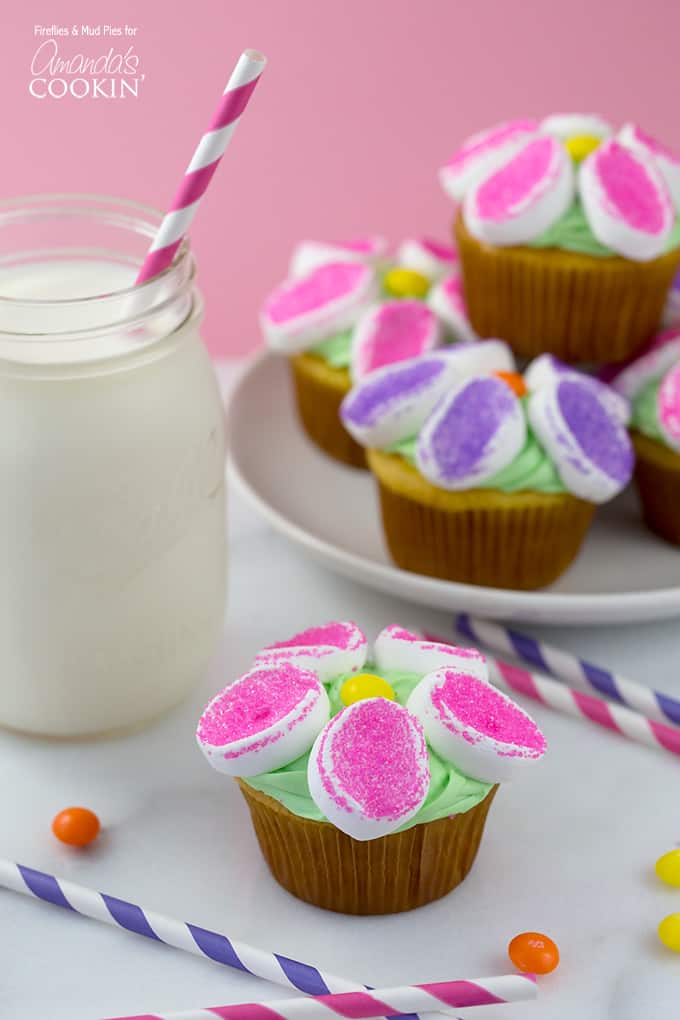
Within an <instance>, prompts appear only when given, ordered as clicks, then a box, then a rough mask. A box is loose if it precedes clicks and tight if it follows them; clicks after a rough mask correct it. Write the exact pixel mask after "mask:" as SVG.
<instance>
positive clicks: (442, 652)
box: [373, 623, 487, 680]
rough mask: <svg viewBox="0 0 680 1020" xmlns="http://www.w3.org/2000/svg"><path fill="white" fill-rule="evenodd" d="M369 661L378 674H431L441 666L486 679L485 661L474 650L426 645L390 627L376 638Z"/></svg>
mask: <svg viewBox="0 0 680 1020" xmlns="http://www.w3.org/2000/svg"><path fill="white" fill-rule="evenodd" d="M373 660H374V662H375V664H376V667H377V668H378V669H379V670H392V669H394V670H400V671H403V672H406V673H420V674H422V675H424V674H426V673H432V672H433V671H434V670H435V669H439V668H440V667H441V666H450V667H451V668H456V669H460V670H463V671H464V672H466V673H470V674H471V675H472V676H477V677H479V678H480V679H481V680H486V678H487V668H486V659H485V658H484V656H483V655H482V654H481V652H478V651H477V649H476V648H457V647H456V646H455V645H446V644H440V643H439V642H438V641H429V640H427V639H426V638H423V637H422V636H421V635H419V634H413V633H412V632H411V631H408V630H404V628H403V627H400V626H399V624H396V623H391V624H390V625H389V626H388V627H385V628H384V630H382V631H381V632H380V634H379V635H378V637H377V638H376V642H375V647H374V650H373Z"/></svg>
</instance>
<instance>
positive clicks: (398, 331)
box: [351, 299, 442, 379]
mask: <svg viewBox="0 0 680 1020" xmlns="http://www.w3.org/2000/svg"><path fill="white" fill-rule="evenodd" d="M441 340H442V335H441V327H440V325H439V320H438V319H437V316H436V315H435V314H434V312H433V311H432V310H431V309H430V308H428V307H427V305H425V304H423V302H422V301H416V300H410V299H408V300H394V301H384V302H383V303H382V304H378V305H374V306H373V307H372V308H369V309H368V310H367V311H366V312H365V313H364V314H363V315H362V316H361V318H360V319H359V321H358V322H357V324H356V326H355V327H354V335H353V337H352V366H351V374H352V377H353V378H354V379H361V378H363V377H364V376H365V375H368V374H369V372H373V371H375V369H377V368H382V367H383V366H384V365H391V364H393V363H395V362H397V361H405V360H406V358H415V357H417V356H418V355H419V354H425V353H426V352H427V351H431V350H433V349H434V348H435V347H438V346H439V344H440V343H441Z"/></svg>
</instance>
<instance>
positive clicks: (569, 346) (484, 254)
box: [454, 214, 680, 362]
mask: <svg viewBox="0 0 680 1020" xmlns="http://www.w3.org/2000/svg"><path fill="white" fill-rule="evenodd" d="M454 237H455V239H456V243H457V245H458V249H459V252H460V259H461V264H462V270H463V280H464V285H465V301H466V304H467V309H468V316H469V319H470V322H471V323H472V327H473V329H474V330H475V332H476V333H477V334H478V335H479V336H481V337H502V338H503V339H504V340H507V342H508V343H509V344H510V345H511V347H512V348H513V349H514V350H515V352H516V353H517V354H520V355H523V356H525V357H528V358H533V357H535V356H536V355H537V354H542V353H543V352H544V351H550V352H551V353H552V354H556V355H557V356H558V357H560V358H562V359H563V360H564V361H570V362H575V361H589V362H599V361H609V362H617V361H624V360H625V359H626V358H629V357H630V356H631V355H632V354H634V353H635V351H636V350H637V349H638V348H639V347H640V346H641V345H642V344H643V343H644V342H645V340H647V339H648V338H649V337H650V336H651V335H652V334H653V333H654V332H655V331H656V330H657V329H658V328H659V323H660V322H661V315H662V312H663V308H664V304H665V301H666V295H667V293H668V290H669V288H670V286H671V283H672V281H673V277H674V276H675V273H676V271H677V269H678V266H680V248H678V249H675V250H674V251H671V252H668V253H667V254H666V255H662V256H660V257H659V258H657V259H653V260H652V261H651V262H633V261H631V260H630V259H624V258H621V257H619V256H612V257H611V258H596V257H594V256H590V255H582V254H579V253H577V252H568V251H560V250H559V249H557V248H543V249H539V248H529V247H514V248H496V247H493V246H492V245H488V244H484V243H483V242H482V241H478V240H477V239H476V238H474V237H472V235H471V234H470V233H469V232H468V230H467V229H466V227H465V224H464V223H463V220H462V217H461V215H460V214H458V216H457V218H456V221H455V223H454Z"/></svg>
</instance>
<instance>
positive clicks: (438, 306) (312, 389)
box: [260, 237, 476, 467]
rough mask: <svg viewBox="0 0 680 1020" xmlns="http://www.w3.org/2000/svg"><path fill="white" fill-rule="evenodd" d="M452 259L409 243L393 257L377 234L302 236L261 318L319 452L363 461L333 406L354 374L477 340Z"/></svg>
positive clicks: (448, 251)
mask: <svg viewBox="0 0 680 1020" xmlns="http://www.w3.org/2000/svg"><path fill="white" fill-rule="evenodd" d="M457 263H458V259H457V255H456V253H455V251H454V250H453V248H451V247H450V246H446V245H442V244H438V243H437V242H435V241H429V240H427V239H420V240H407V241H404V242H403V244H402V245H401V246H400V247H399V249H398V251H397V252H396V254H394V255H389V256H388V254H387V242H386V241H385V240H384V239H383V238H375V237H370V238H363V239H359V240H355V241H349V242H344V243H340V244H326V243H321V242H313V241H304V242H302V243H301V244H299V245H298V246H297V248H296V249H295V251H294V253H293V257H292V260H291V264H290V269H289V277H288V279H287V280H286V281H285V282H284V283H282V284H281V285H280V286H279V287H277V288H276V289H275V290H274V291H273V292H272V293H271V294H270V295H269V297H268V298H267V299H266V301H265V302H264V305H263V307H262V311H261V315H260V323H261V327H262V332H263V334H264V336H265V339H266V341H267V343H268V344H269V346H270V347H271V348H272V349H273V350H275V351H279V352H281V353H283V354H286V355H288V357H289V359H290V364H291V369H292V374H293V381H294V385H295V393H296V398H297V406H298V412H299V415H300V419H301V421H302V425H303V427H304V429H305V431H306V433H307V435H308V436H309V438H310V439H311V440H312V441H313V442H314V443H316V445H317V446H319V447H320V448H321V449H322V450H323V451H324V452H325V453H327V454H329V455H330V456H331V457H334V458H335V459H336V460H339V461H342V462H343V463H345V464H349V465H351V466H353V467H365V455H364V451H363V449H362V448H361V447H360V446H359V445H358V444H357V443H356V442H355V441H354V440H353V439H352V437H351V436H350V435H349V434H348V433H347V432H346V431H345V429H344V428H343V425H342V423H341V421H340V418H339V415H338V411H339V407H340V402H341V400H342V398H343V397H344V396H345V395H346V394H347V393H348V392H349V390H350V388H351V385H352V380H356V379H360V378H363V376H365V375H367V374H368V373H369V372H372V371H374V370H375V369H377V368H381V367H382V366H384V365H388V364H391V363H393V362H396V361H401V360H403V359H404V358H411V357H415V356H416V355H418V354H422V353H424V352H426V351H429V350H433V349H435V348H437V347H440V346H442V345H443V344H444V343H448V342H450V341H452V340H474V339H476V337H475V335H474V333H473V332H472V330H471V329H470V326H469V323H468V322H467V317H466V310H465V301H464V298H463V294H462V279H461V275H460V271H459V268H458V264H457Z"/></svg>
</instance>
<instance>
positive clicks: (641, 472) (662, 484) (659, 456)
mask: <svg viewBox="0 0 680 1020" xmlns="http://www.w3.org/2000/svg"><path fill="white" fill-rule="evenodd" d="M632 439H633V445H634V447H635V456H636V462H635V484H636V486H637V490H638V494H639V496H640V503H641V504H642V515H643V517H644V519H645V523H646V525H647V527H648V528H650V529H651V530H652V531H654V532H656V534H657V535H660V536H661V538H665V539H666V541H667V542H672V543H673V545H680V454H677V453H675V452H674V451H673V450H670V449H668V447H666V446H664V445H663V443H660V442H657V440H656V439H650V438H649V437H648V436H644V435H642V434H641V433H639V432H633V433H632Z"/></svg>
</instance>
